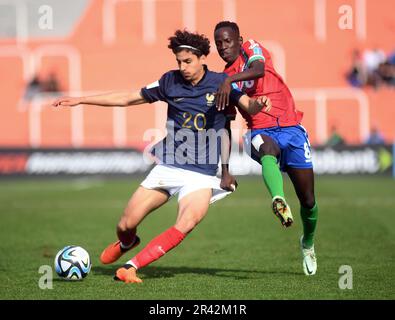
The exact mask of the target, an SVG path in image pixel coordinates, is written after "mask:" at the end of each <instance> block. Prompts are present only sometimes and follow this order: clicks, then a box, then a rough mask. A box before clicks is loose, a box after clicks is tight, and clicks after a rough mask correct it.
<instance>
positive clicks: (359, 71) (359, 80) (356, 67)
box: [347, 49, 367, 88]
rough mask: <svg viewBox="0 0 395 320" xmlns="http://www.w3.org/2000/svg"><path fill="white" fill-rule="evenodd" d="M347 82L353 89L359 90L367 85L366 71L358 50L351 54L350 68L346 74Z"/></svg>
mask: <svg viewBox="0 0 395 320" xmlns="http://www.w3.org/2000/svg"><path fill="white" fill-rule="evenodd" d="M347 80H348V82H350V84H351V85H352V86H353V87H358V88H361V87H363V86H364V85H365V84H366V83H367V74H366V69H365V66H364V63H363V60H362V57H361V53H360V52H359V50H358V49H355V50H354V51H353V53H352V66H351V70H350V71H349V72H348V74H347Z"/></svg>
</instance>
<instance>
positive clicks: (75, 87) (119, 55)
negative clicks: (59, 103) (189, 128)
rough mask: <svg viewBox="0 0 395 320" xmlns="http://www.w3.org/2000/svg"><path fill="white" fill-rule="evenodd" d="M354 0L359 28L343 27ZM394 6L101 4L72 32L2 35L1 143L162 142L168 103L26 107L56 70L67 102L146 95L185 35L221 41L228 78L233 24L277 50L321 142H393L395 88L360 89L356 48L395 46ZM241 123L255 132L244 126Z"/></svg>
mask: <svg viewBox="0 0 395 320" xmlns="http://www.w3.org/2000/svg"><path fill="white" fill-rule="evenodd" d="M344 5H347V6H349V7H348V8H351V9H352V29H346V30H343V29H341V28H340V27H339V19H341V17H342V13H339V9H340V8H341V6H344ZM394 10H395V2H394V1H393V0H375V1H373V0H256V1H253V0H250V1H241V0H207V1H206V0H195V1H193V0H191V1H176V0H157V1H143V0H141V1H140V0H133V1H127V0H122V1H116V0H92V1H90V2H89V3H88V5H87V7H86V9H85V10H84V11H83V12H82V14H81V16H80V17H79V19H78V20H77V21H76V22H75V24H74V26H73V30H72V32H70V33H69V34H67V35H65V36H64V37H56V38H55V37H50V38H48V37H40V38H38V37H28V38H27V39H25V38H24V39H20V38H18V37H14V38H1V39H0V70H1V72H0V92H1V97H2V106H1V108H0V128H1V129H0V130H1V135H0V146H2V147H34V148H36V147H62V148H64V147H136V148H143V147H144V146H145V145H146V144H148V142H149V140H150V139H153V138H152V137H153V136H152V135H151V133H147V129H153V128H157V129H160V130H161V131H159V133H158V134H159V135H161V134H163V129H164V120H165V117H166V109H165V108H166V107H165V106H164V105H163V104H161V103H156V104H153V105H143V106H137V107H130V108H126V109H123V108H108V109H107V108H97V107H93V106H86V107H76V108H72V109H67V108H57V109H56V108H52V107H50V106H49V103H50V102H51V100H53V99H54V98H53V97H48V96H42V97H41V98H36V99H35V100H34V101H31V102H29V103H26V102H23V99H22V96H23V94H24V90H25V88H26V84H27V81H28V80H29V79H30V78H31V77H32V76H33V75H34V74H37V75H38V76H39V77H43V76H47V75H48V74H49V73H52V72H54V73H55V74H56V76H57V77H58V79H59V82H60V86H61V89H62V91H63V92H64V94H66V95H79V94H92V93H96V92H101V91H112V90H123V89H126V90H136V89H139V88H141V87H142V86H145V85H147V84H149V83H151V82H153V81H155V80H157V79H158V78H159V77H160V76H161V75H162V74H163V73H164V72H166V71H167V70H169V69H174V68H176V67H177V66H176V63H175V60H174V56H173V54H172V53H171V51H170V50H169V49H168V48H167V44H168V40H167V39H168V37H169V36H170V35H172V34H173V33H174V31H175V30H176V29H180V28H181V29H183V28H187V29H189V30H196V31H198V32H199V33H204V34H206V35H207V36H208V37H209V38H210V39H211V43H212V47H211V54H210V55H209V57H208V64H209V67H210V68H211V69H212V70H216V71H220V70H222V68H223V64H222V62H221V60H220V59H219V57H218V55H217V52H216V49H215V45H214V43H213V41H212V39H213V29H214V26H215V25H216V23H217V22H219V21H221V20H232V21H236V22H237V23H238V24H239V26H240V29H241V33H242V35H243V37H244V39H245V40H247V39H249V38H252V39H255V40H258V41H260V42H261V43H262V44H263V45H264V46H265V47H267V48H268V50H269V51H270V52H271V54H272V56H273V61H274V64H275V67H276V69H277V70H278V72H279V73H280V74H281V75H282V76H283V77H284V78H285V80H286V82H287V84H288V86H289V87H290V89H291V91H292V93H293V95H294V97H295V100H296V104H297V107H298V109H300V110H302V111H303V112H304V113H305V116H304V120H303V125H304V126H305V127H306V128H307V129H308V131H309V134H310V139H311V142H312V144H322V143H324V142H325V140H326V139H327V138H328V136H329V134H330V129H331V127H333V126H336V127H337V129H338V130H339V132H340V133H341V134H342V135H343V136H344V137H345V139H346V141H347V142H349V143H350V144H358V143H361V142H362V141H363V139H364V138H365V137H366V135H367V134H368V133H369V130H370V128H371V127H373V126H374V127H378V128H379V129H380V130H381V132H382V133H383V135H384V137H385V139H386V140H387V142H388V143H392V142H393V141H394V140H395V127H394V126H393V122H394V120H395V99H394V98H395V93H394V90H393V89H392V90H390V89H386V88H380V89H378V90H373V89H364V90H361V89H355V88H352V87H351V86H350V85H349V84H348V83H347V82H346V80H345V73H346V72H347V71H348V69H349V68H350V66H351V53H352V51H353V50H354V49H355V48H358V49H361V50H363V49H365V48H381V49H382V50H384V51H385V52H390V51H391V50H394V49H395V43H394V39H395V19H394V14H393V13H394ZM64 14H65V15H67V12H64ZM37 19H39V15H37ZM55 22H56V21H55ZM55 25H56V23H55ZM233 125H234V127H235V128H243V122H242V121H241V120H240V119H238V121H236V122H235V123H234V124H233ZM236 139H237V135H236Z"/></svg>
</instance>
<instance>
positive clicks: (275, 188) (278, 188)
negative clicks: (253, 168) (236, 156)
mask: <svg viewBox="0 0 395 320" xmlns="http://www.w3.org/2000/svg"><path fill="white" fill-rule="evenodd" d="M261 164H262V177H263V181H265V184H266V187H267V189H268V190H269V192H270V195H271V196H272V198H274V197H275V196H280V197H283V198H284V186H283V176H282V175H281V172H280V168H279V166H278V164H277V158H276V157H274V156H270V155H266V156H263V157H262V158H261ZM300 216H301V217H302V223H303V245H304V246H305V247H306V248H311V247H312V246H313V244H314V231H315V228H316V225H317V216H318V206H317V203H316V204H315V205H314V207H313V208H312V209H306V208H303V207H300Z"/></svg>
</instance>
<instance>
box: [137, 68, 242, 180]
mask: <svg viewBox="0 0 395 320" xmlns="http://www.w3.org/2000/svg"><path fill="white" fill-rule="evenodd" d="M226 77H227V75H226V74H225V73H216V72H211V71H209V70H207V67H205V74H204V76H203V78H202V79H201V80H200V81H199V83H197V84H196V85H192V84H191V83H190V82H189V81H187V80H185V79H184V78H183V76H182V75H181V73H180V72H179V71H178V70H173V71H169V72H167V73H165V74H164V75H163V76H162V77H161V78H160V80H159V81H156V82H154V83H153V84H150V85H148V86H147V87H145V88H142V89H141V94H142V96H143V97H144V99H145V100H146V101H147V102H149V103H153V102H155V101H164V102H166V103H167V104H168V109H167V124H166V129H167V136H166V138H165V139H164V140H162V141H160V142H159V143H158V144H156V145H155V146H154V147H153V149H152V150H151V153H152V154H153V155H154V156H155V157H156V158H157V159H159V161H160V162H161V163H164V164H168V165H172V166H175V167H179V168H183V169H186V170H192V171H196V172H200V173H203V174H207V175H215V174H216V172H217V169H218V162H219V156H220V153H221V134H222V131H223V130H224V127H225V123H226V114H225V112H224V111H218V110H217V108H216V104H215V94H216V92H217V90H218V88H219V86H220V84H222V82H223V81H224V80H225V78H226ZM242 95H243V93H242V92H241V91H240V90H238V89H237V87H234V89H233V90H232V92H231V95H230V98H231V100H232V102H233V103H235V104H237V103H238V101H239V99H240V97H241V96H242Z"/></svg>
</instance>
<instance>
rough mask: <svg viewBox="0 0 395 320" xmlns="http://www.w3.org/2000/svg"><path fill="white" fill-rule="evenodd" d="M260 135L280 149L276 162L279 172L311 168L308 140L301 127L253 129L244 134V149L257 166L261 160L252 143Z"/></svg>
mask: <svg viewBox="0 0 395 320" xmlns="http://www.w3.org/2000/svg"><path fill="white" fill-rule="evenodd" d="M260 134H263V135H265V136H268V137H270V138H272V139H273V140H274V141H275V142H276V143H277V145H278V146H279V147H280V150H281V153H280V156H279V157H278V161H279V162H280V169H281V171H286V168H287V167H291V168H297V169H310V168H313V162H312V158H311V148H310V142H309V138H308V135H307V132H306V130H305V128H303V127H302V126H301V125H297V126H292V127H275V128H267V129H254V130H252V131H249V132H248V133H246V134H245V135H244V149H245V151H246V152H247V153H248V155H249V156H250V157H251V158H252V159H254V160H255V161H257V162H258V163H259V164H261V160H260V158H259V155H258V151H257V150H256V149H255V147H254V146H253V142H252V141H254V138H255V137H256V136H257V135H260ZM257 139H259V138H257ZM257 139H255V140H257Z"/></svg>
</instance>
